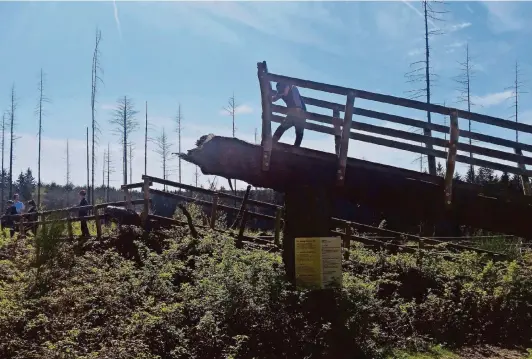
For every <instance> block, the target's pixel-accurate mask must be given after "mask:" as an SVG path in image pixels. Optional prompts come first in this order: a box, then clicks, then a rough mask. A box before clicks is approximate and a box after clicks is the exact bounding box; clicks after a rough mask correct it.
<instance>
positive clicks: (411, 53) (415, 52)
mask: <svg viewBox="0 0 532 359" xmlns="http://www.w3.org/2000/svg"><path fill="white" fill-rule="evenodd" d="M422 53H423V50H422V49H413V50H410V51H408V56H412V57H414V56H418V55H421V54H422Z"/></svg>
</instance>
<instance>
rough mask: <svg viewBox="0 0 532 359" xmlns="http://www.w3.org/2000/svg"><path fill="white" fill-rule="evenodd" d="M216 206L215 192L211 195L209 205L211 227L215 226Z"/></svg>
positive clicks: (216, 197)
mask: <svg viewBox="0 0 532 359" xmlns="http://www.w3.org/2000/svg"><path fill="white" fill-rule="evenodd" d="M217 208H218V194H215V195H214V196H213V197H212V206H211V223H210V226H211V228H212V229H214V228H215V227H216V210H217Z"/></svg>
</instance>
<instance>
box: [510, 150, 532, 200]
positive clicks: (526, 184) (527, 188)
mask: <svg viewBox="0 0 532 359" xmlns="http://www.w3.org/2000/svg"><path fill="white" fill-rule="evenodd" d="M514 151H515V154H516V155H517V156H521V159H520V160H519V161H518V162H517V166H518V167H519V168H520V169H521V170H523V171H526V166H525V163H526V162H525V159H526V158H527V157H524V156H523V151H521V149H520V148H515V149H514ZM521 184H522V185H523V194H524V195H525V196H530V181H529V179H528V176H526V175H521Z"/></svg>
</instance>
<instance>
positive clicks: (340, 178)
mask: <svg viewBox="0 0 532 359" xmlns="http://www.w3.org/2000/svg"><path fill="white" fill-rule="evenodd" d="M354 105H355V93H354V92H349V93H348V94H347V102H346V104H345V113H344V124H343V126H342V138H341V140H340V151H339V152H340V154H339V156H338V172H337V176H336V181H337V182H336V183H337V184H338V185H340V186H341V185H343V184H344V181H345V167H346V166H347V151H348V149H349V137H350V134H351V122H352V120H353V106H354Z"/></svg>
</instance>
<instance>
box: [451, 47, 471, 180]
mask: <svg viewBox="0 0 532 359" xmlns="http://www.w3.org/2000/svg"><path fill="white" fill-rule="evenodd" d="M465 55H466V56H465V59H464V61H463V62H461V61H458V65H459V66H460V74H459V75H458V76H457V77H456V78H455V79H454V80H455V81H456V82H457V83H458V85H459V87H458V91H459V95H458V99H457V102H458V103H465V104H466V106H467V111H468V112H471V106H474V105H475V104H474V103H473V102H472V101H471V80H472V79H473V78H474V75H475V71H474V67H473V63H472V62H471V56H470V55H469V44H466V53H465ZM468 125H469V126H468V127H469V132H471V120H468ZM471 144H472V140H471V137H469V145H470V146H471ZM469 158H471V159H473V152H471V151H470V152H469ZM469 171H470V172H471V173H473V174H474V173H475V167H474V166H473V165H472V164H470V165H469Z"/></svg>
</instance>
